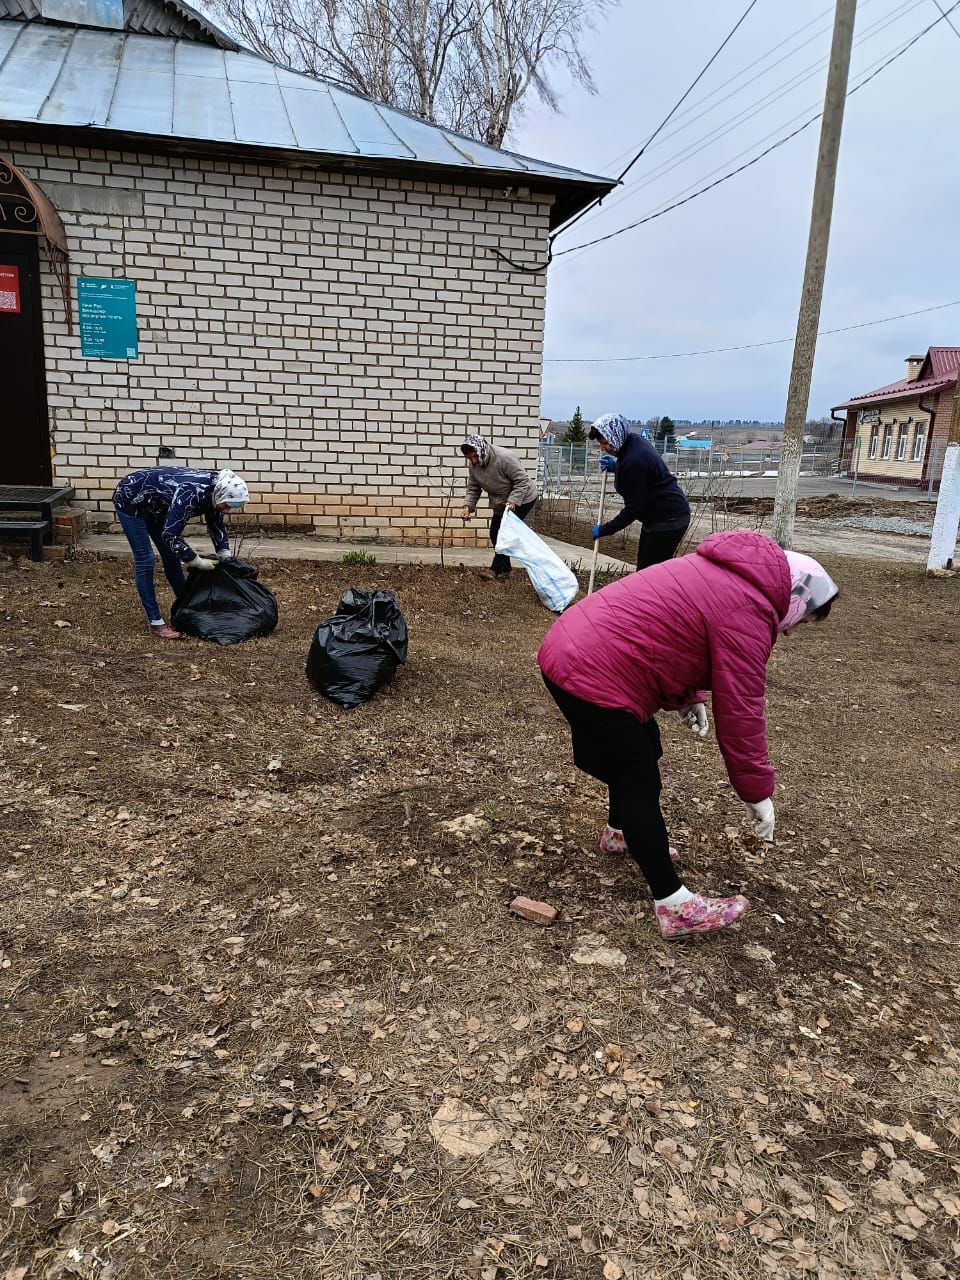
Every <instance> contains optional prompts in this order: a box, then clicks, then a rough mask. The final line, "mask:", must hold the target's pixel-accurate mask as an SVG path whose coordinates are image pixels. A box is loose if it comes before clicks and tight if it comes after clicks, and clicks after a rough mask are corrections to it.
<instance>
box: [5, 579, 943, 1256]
mask: <svg viewBox="0 0 960 1280" xmlns="http://www.w3.org/2000/svg"><path fill="white" fill-rule="evenodd" d="M831 568H832V570H833V571H834V572H835V574H836V576H837V577H838V579H839V580H840V581H841V584H842V587H843V593H844V594H843V600H842V604H841V605H840V606H839V607H838V608H837V609H836V610H835V611H834V614H833V616H832V617H831V619H830V621H829V623H828V624H825V625H824V626H823V627H820V628H816V629H815V630H814V629H811V632H810V633H809V634H804V633H803V632H800V633H799V634H798V635H797V636H796V637H795V638H794V639H793V640H792V641H791V642H785V643H783V644H781V645H779V646H778V648H777V651H776V652H775V654H774V657H773V659H772V661H771V668H770V682H769V726H770V738H771V750H772V754H773V757H774V759H775V761H776V763H777V764H778V766H779V769H780V787H779V791H778V815H779V826H778V839H777V843H776V845H775V846H774V847H773V848H770V849H767V848H760V847H758V846H757V845H756V844H755V843H753V842H752V841H751V840H750V839H749V838H747V837H745V836H744V834H743V829H742V827H741V825H740V806H739V804H738V802H737V801H736V798H735V797H734V796H733V794H732V792H731V791H730V789H729V787H728V785H727V784H726V781H725V775H724V774H723V771H722V767H721V765H720V762H719V758H718V753H717V750H716V745H715V743H714V742H713V740H712V738H711V739H710V740H708V741H707V742H706V743H704V744H701V743H699V742H696V741H694V740H692V739H691V738H690V737H689V736H684V735H681V733H680V730H679V727H678V726H676V725H675V724H674V723H673V722H672V721H670V720H669V718H668V717H664V718H663V720H664V736H665V745H666V750H667V755H666V757H665V760H664V775H665V792H664V802H665V807H666V812H667V814H668V819H669V822H670V826H671V832H672V835H673V837H674V841H675V843H677V844H678V845H679V846H680V848H681V851H682V854H683V860H684V865H683V870H684V875H685V878H686V880H687V882H688V883H689V884H690V885H691V886H692V887H694V888H702V889H704V890H708V891H724V890H733V889H743V890H744V891H745V892H746V893H747V894H748V895H749V896H750V898H751V900H752V903H753V908H752V910H751V912H750V913H749V914H748V915H747V916H746V917H745V920H744V922H743V924H742V926H741V927H740V928H739V929H738V930H737V931H735V932H731V933H730V934H728V935H727V936H723V937H720V938H717V939H709V940H700V941H699V942H694V943H693V944H691V945H680V946H678V945H673V946H669V945H667V944H665V943H663V942H661V941H660V940H659V938H658V935H657V934H656V932H655V930H654V928H653V926H652V922H651V919H650V912H649V909H648V907H647V904H646V901H645V898H644V895H643V893H642V892H641V890H640V888H639V886H638V883H637V876H636V875H635V874H634V872H633V870H632V867H631V865H630V864H629V863H623V862H620V861H617V860H614V859H610V858H606V857H604V856H603V855H601V854H600V853H599V852H598V850H597V848H596V837H597V833H598V830H599V827H600V825H601V824H602V821H603V809H602V801H601V795H600V792H599V789H598V787H597V786H596V785H595V784H593V783H592V782H591V781H590V780H588V779H584V778H583V777H582V776H580V775H578V774H576V772H575V771H574V770H573V767H572V765H571V763H570V760H569V746H568V742H567V738H566V735H565V732H564V725H563V723H562V722H561V721H560V719H559V717H558V715H557V714H556V712H555V711H554V709H553V707H552V704H550V703H549V702H548V700H547V698H546V697H545V695H544V693H543V690H542V687H541V686H540V683H539V680H538V677H537V673H536V668H535V666H534V661H533V655H534V653H535V650H536V646H537V644H538V642H539V639H540V637H541V636H542V634H543V632H544V631H545V629H546V627H547V625H548V623H549V617H548V615H546V614H545V613H544V612H543V611H542V610H541V609H540V608H539V606H538V605H537V604H536V601H535V599H534V597H533V594H532V592H531V591H530V589H529V586H528V585H527V583H526V582H525V581H524V579H523V575H522V574H516V575H514V581H512V582H511V583H510V584H509V586H508V587H506V588H500V587H499V586H498V585H497V584H490V583H485V582H480V581H478V580H477V579H476V578H475V577H473V576H468V575H466V574H463V573H453V572H447V573H444V572H443V571H441V570H439V569H424V568H412V569H411V568H408V567H396V568H392V569H390V570H388V571H381V570H379V569H376V568H372V569H371V568H362V569H359V570H354V571H353V572H354V574H356V575H358V581H359V585H367V586H370V585H379V586H386V587H389V588H390V589H391V590H393V591H395V592H396V594H397V596H398V597H399V599H400V601H401V604H402V606H403V608H404V610H405V612H406V615H407V619H408V622H409V625H410V632H411V654H410V662H409V665H408V666H407V668H406V669H404V670H403V671H402V672H401V673H400V674H399V676H398V678H397V679H396V681H395V682H394V684H393V685H392V686H391V687H390V688H388V689H387V690H386V691H385V692H384V693H383V694H382V695H381V696H380V697H378V698H377V699H376V700H375V701H374V702H373V703H371V704H370V705H368V706H367V707H365V708H363V709H361V710H359V711H357V712H353V713H344V712H341V711H339V710H338V709H337V708H335V707H333V706H332V705H330V704H327V703H324V702H322V701H320V700H318V699H317V698H316V697H315V696H314V695H313V694H312V693H311V691H310V690H309V689H308V688H307V686H306V684H305V681H304V678H303V660H304V657H305V652H306V647H307V643H308V640H309V636H310V633H311V630H312V628H313V626H314V625H315V623H316V622H317V621H318V620H319V618H320V617H322V616H324V615H325V614H326V613H328V612H330V611H332V608H333V606H334V605H335V603H336V600H337V597H338V595H339V593H340V591H341V590H342V589H343V588H344V587H345V586H346V585H348V583H349V582H350V580H351V579H350V576H349V574H350V571H349V570H347V569H345V568H343V567H341V566H332V565H323V566H321V565H316V564H310V565H306V564H297V563H290V562H283V563H281V562H275V563H273V564H268V565H265V566H263V573H264V577H265V578H266V580H267V581H268V582H269V583H270V584H271V585H272V586H273V587H274V589H275V590H276V591H277V594H278V596H279V598H280V603H281V625H280V628H279V629H278V631H277V632H276V633H275V634H274V635H273V636H272V637H270V638H268V639H265V640H261V641H256V642H253V643H250V644H247V645H244V646H239V647H236V648H234V649H227V650H221V649H217V648H214V647H210V646H203V645H201V644H199V643H196V642H187V643H184V644H180V645H167V646H165V647H157V646H156V645H154V644H153V642H152V641H151V639H150V637H148V636H145V635H144V634H143V631H142V629H141V623H140V620H139V617H138V614H137V610H136V608H135V604H134V601H133V592H132V586H131V583H130V572H129V567H128V566H127V565H126V564H124V563H123V562H116V561H106V562H101V563H92V562H91V563H76V562H75V563H68V564H66V565H63V566H49V565H47V566H32V565H29V564H24V563H22V564H20V565H19V566H6V567H2V568H0V644H2V649H3V655H4V659H5V662H4V679H3V681H2V684H0V725H2V730H3V734H2V739H0V776H2V781H3V787H2V792H0V795H2V800H0V822H2V827H3V832H4V842H3V851H4V858H5V863H6V865H5V880H4V890H5V891H4V895H3V901H2V906H0V947H2V955H0V987H2V1001H3V1013H4V1025H5V1031H6V1034H5V1036H4V1038H3V1041H2V1044H0V1115H2V1130H0V1155H2V1161H0V1168H2V1171H3V1175H4V1191H5V1210H4V1223H3V1242H2V1244H0V1274H2V1275H3V1276H4V1280H27V1278H28V1277H29V1280H32V1278H33V1277H35V1276H36V1277H44V1278H47V1280H50V1278H54V1277H61V1276H80V1277H99V1278H101V1280H115V1278H116V1277H124V1278H127V1277H136V1278H138V1280H139V1277H171V1278H172V1277H176V1280H190V1278H192V1277H211V1278H212V1277H235V1276H247V1277H264V1276H282V1277H284V1278H285V1280H286V1278H288V1277H289V1278H291V1280H298V1278H300V1277H323V1278H324V1280H326V1278H328V1277H329V1278H331V1280H333V1278H338V1280H339V1278H340V1277H344V1278H348V1280H361V1278H363V1280H377V1277H379V1278H380V1280H386V1278H387V1277H391V1278H393V1277H398V1278H399V1277H416V1278H420V1277H424V1278H427V1277H450V1278H454V1277H456V1278H457V1280H459V1278H460V1277H478V1278H480V1280H508V1278H510V1277H524V1278H526V1277H534V1276H547V1277H555V1278H562V1280H581V1278H583V1280H599V1278H600V1277H603V1278H604V1280H623V1278H624V1277H628V1278H630V1280H634V1278H636V1280H640V1277H643V1278H646V1277H663V1278H664V1280H666V1278H667V1277H671V1278H672V1277H678V1278H682V1280H713V1278H714V1277H718V1278H719V1277H730V1278H736V1280H750V1278H752V1277H766V1276H772V1277H778V1276H779V1277H783V1276H791V1277H792V1276H812V1277H821V1276H822V1277H828V1278H829V1277H844V1278H846V1277H850V1278H851V1280H853V1278H854V1277H855V1278H856V1280H864V1278H870V1280H880V1278H883V1280H887V1278H891V1280H893V1278H896V1280H910V1278H911V1277H918V1278H919V1280H927V1278H929V1280H935V1278H938V1277H947V1276H951V1275H953V1274H956V1271H957V1269H958V1265H960V1263H958V1259H960V1193H958V1189H957V1188H958V1174H960V1101H958V1080H960V1077H958V1070H960V1059H958V1047H957V1045H958V1028H957V1022H958V1018H957V1001H958V998H960V984H958V979H960V969H958V962H957V944H956V938H957V932H958V928H957V926H958V857H960V854H958V827H957V810H956V796H957V794H958V777H957V773H958V769H957V722H956V715H955V705H956V672H957V660H958V647H957V646H958V629H957V621H958V597H960V583H958V581H957V580H943V581H940V580H938V581H928V580H925V579H924V578H923V577H922V576H921V574H920V572H919V570H916V569H914V568H911V567H909V566H900V565H896V566H883V565H877V564H861V563H858V562H856V561H855V560H852V559H850V558H847V557H845V558H844V559H843V560H842V561H840V560H838V561H836V562H832V563H831ZM67 624H68V625H67ZM465 815H473V816H472V818H470V819H468V820H466V821H462V822H459V823H458V822H457V821H456V820H457V819H463V818H464V816H465ZM451 822H452V823H453V826H452V827H447V826H445V825H444V824H445V823H451ZM517 892H524V893H528V894H530V895H532V896H534V897H543V898H547V899H548V900H550V901H552V902H553V903H554V904H555V905H557V906H558V907H560V908H561V909H562V912H563V915H562V917H561V922H560V924H558V926H556V927H555V928H554V929H552V930H547V931H544V930H539V929H537V928H535V927H534V926H531V925H529V924H526V923H524V922H522V921H520V920H517V919H515V918H513V917H512V916H511V915H510V914H509V913H508V911H507V904H508V903H509V901H510V900H511V898H512V896H513V895H514V894H515V893H517ZM601 946H605V947H606V948H608V949H610V950H612V951H613V952H614V953H617V952H619V953H620V954H621V955H622V963H620V964H619V965H617V966H616V967H612V968H611V967H605V966H602V965H599V964H597V963H579V962H578V961H577V960H575V959H574V954H575V953H577V955H578V956H579V958H580V959H581V960H582V959H584V958H587V959H589V958H590V957H591V955H592V957H593V959H594V960H596V959H598V958H604V959H607V960H611V959H612V960H614V961H617V960H619V959H620V957H619V956H618V955H616V954H613V955H612V956H609V955H608V956H604V954H603V952H602V951H599V952H598V948H599V947H601ZM4 1268H5V1270H4Z"/></svg>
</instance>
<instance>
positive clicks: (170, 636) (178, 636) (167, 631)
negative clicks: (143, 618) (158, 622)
mask: <svg viewBox="0 0 960 1280" xmlns="http://www.w3.org/2000/svg"><path fill="white" fill-rule="evenodd" d="M150 630H151V631H152V632H153V634H154V635H155V636H159V637H160V639H161V640H182V639H183V632H182V631H174V629H173V627H168V626H167V625H166V624H164V625H163V626H161V627H155V626H154V625H153V624H152V623H151V624H150Z"/></svg>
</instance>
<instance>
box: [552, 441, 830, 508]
mask: <svg viewBox="0 0 960 1280" xmlns="http://www.w3.org/2000/svg"><path fill="white" fill-rule="evenodd" d="M656 448H657V450H658V452H660V453H661V454H662V456H663V460H664V462H666V464H667V466H668V467H669V468H670V470H671V471H672V472H673V473H674V475H675V476H677V477H678V479H680V480H681V481H684V482H689V481H697V480H699V481H708V480H713V479H715V478H716V479H719V478H721V477H729V478H730V479H746V478H747V477H750V476H775V475H776V474H777V468H778V467H779V465H780V450H779V449H778V448H774V447H772V446H765V445H757V446H732V447H731V446H727V445H724V444H723V443H722V442H720V441H710V442H709V443H707V445H706V447H704V448H701V447H699V446H685V445H684V444H683V443H682V442H681V441H680V440H677V439H673V438H670V439H667V440H665V441H657V442H656ZM599 458H600V454H599V451H598V450H597V449H596V448H595V447H593V446H584V445H569V444H543V445H541V446H540V456H539V465H538V481H539V486H540V492H541V493H543V494H545V495H547V496H549V497H569V496H572V495H573V494H579V493H580V492H581V491H582V490H583V489H584V488H585V487H586V488H588V489H593V488H594V487H597V488H599V480H597V481H596V485H594V484H593V483H591V482H592V481H594V480H595V479H596V476H597V469H598V462H599ZM841 464H842V458H841V452H840V446H839V443H838V442H836V441H833V442H828V443H825V444H806V445H804V447H803V452H802V454H801V458H800V474H801V475H807V476H832V475H838V474H840V473H841Z"/></svg>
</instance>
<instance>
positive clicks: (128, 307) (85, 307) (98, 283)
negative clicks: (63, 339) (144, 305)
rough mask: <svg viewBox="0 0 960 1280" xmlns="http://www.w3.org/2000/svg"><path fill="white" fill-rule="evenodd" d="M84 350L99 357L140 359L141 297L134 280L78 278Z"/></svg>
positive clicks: (78, 306) (87, 354) (80, 325)
mask: <svg viewBox="0 0 960 1280" xmlns="http://www.w3.org/2000/svg"><path fill="white" fill-rule="evenodd" d="M77 311H78V317H79V328H80V350H81V351H82V353H83V354H84V355H85V356H88V357H92V358H93V359H99V360H136V359H137V358H138V356H139V350H138V345H137V299H136V285H135V284H134V282H133V281H132V280H104V279H100V278H99V277H94V276H80V278H79V279H78V280H77Z"/></svg>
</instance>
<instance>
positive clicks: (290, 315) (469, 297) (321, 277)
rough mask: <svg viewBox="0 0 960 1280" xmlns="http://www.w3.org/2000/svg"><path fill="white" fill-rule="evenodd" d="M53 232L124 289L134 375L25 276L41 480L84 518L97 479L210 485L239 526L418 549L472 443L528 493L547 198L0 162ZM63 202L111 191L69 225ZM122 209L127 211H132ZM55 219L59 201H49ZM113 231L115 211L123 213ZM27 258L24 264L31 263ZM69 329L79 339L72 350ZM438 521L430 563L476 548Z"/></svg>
mask: <svg viewBox="0 0 960 1280" xmlns="http://www.w3.org/2000/svg"><path fill="white" fill-rule="evenodd" d="M0 149H2V150H3V152H4V153H5V154H7V155H10V156H11V158H12V159H13V161H14V163H15V164H17V165H18V166H19V167H21V168H22V169H23V170H24V172H25V173H26V174H27V175H28V176H29V177H31V178H33V179H35V180H36V181H37V182H38V183H39V184H40V185H41V187H42V186H43V185H44V182H48V183H56V184H64V183H69V184H71V185H72V187H73V188H74V193H73V198H72V199H71V201H70V203H71V205H75V206H77V208H76V209H74V210H71V211H69V212H68V211H66V210H65V209H62V211H61V216H62V218H63V221H64V225H65V227H66V230H67V237H68V240H69V245H70V269H71V289H72V291H73V298H74V306H75V299H76V277H77V276H78V275H100V276H117V277H125V278H129V279H132V280H135V281H136V286H137V314H138V320H139V326H140V359H139V360H136V361H114V360H97V359H92V360H91V359H85V358H83V357H82V356H81V354H80V341H79V336H78V334H77V332H76V331H75V332H74V334H73V335H72V336H71V335H69V334H68V333H67V327H66V321H65V316H64V311H63V302H62V298H61V295H60V292H59V288H58V286H57V284H56V281H55V279H54V277H53V274H52V272H51V271H50V270H49V264H47V263H45V266H44V278H43V314H44V341H45V357H46V368H47V387H48V400H49V409H50V419H51V435H52V439H53V444H54V449H55V458H54V473H55V478H56V479H57V480H58V481H64V482H69V483H72V484H74V485H75V486H76V488H77V491H78V498H79V500H80V501H82V502H84V503H85V504H87V505H89V506H90V507H91V508H93V509H94V510H96V511H99V512H101V513H104V514H108V513H110V512H111V510H112V508H111V506H110V501H109V499H110V493H111V492H112V489H113V486H114V485H115V483H116V481H117V479H118V477H119V476H120V475H122V474H123V473H125V472H126V471H129V470H133V469H135V468H137V467H143V466H152V465H155V464H156V462H157V449H158V447H159V446H160V445H161V444H165V445H170V446H172V447H173V448H174V449H175V451H176V461H177V462H179V463H180V464H181V465H186V466H209V467H220V466H226V465H230V466H232V467H233V468H234V469H235V470H236V471H238V472H240V473H241V474H242V475H243V476H244V477H245V478H246V479H247V481H248V483H249V485H250V490H251V494H252V499H253V500H252V501H251V503H250V505H249V507H248V508H247V510H248V512H249V513H250V514H251V515H254V516H257V517H259V518H261V519H262V520H263V521H264V522H265V523H281V522H282V523H285V524H289V525H294V526H307V527H313V528H315V529H316V530H317V532H319V533H322V534H324V535H327V536H341V537H345V538H353V537H377V538H385V539H390V540H407V541H414V542H416V541H421V542H422V541H427V542H435V541H436V540H437V538H438V535H439V528H440V520H441V517H442V512H443V509H444V505H445V502H446V495H447V493H448V491H449V486H450V484H451V482H453V501H452V503H451V509H452V510H453V511H458V510H459V507H460V499H461V497H462V490H463V480H464V473H465V468H464V466H463V465H462V463H463V460H462V458H461V457H460V454H459V452H458V451H457V446H458V444H459V442H460V441H461V440H462V439H463V436H464V434H465V433H467V431H468V430H470V431H475V430H476V431H480V432H482V433H483V434H484V435H486V436H488V437H489V438H490V439H491V440H493V441H494V442H495V443H498V444H502V445H504V446H505V447H507V448H509V449H513V450H515V451H516V452H517V453H519V454H520V456H521V458H522V459H523V461H524V463H525V464H526V465H527V467H528V469H529V470H530V472H531V474H536V447H537V438H538V418H539V405H540V376H541V356H542V343H543V319H544V293H545V276H544V274H535V275H528V274H522V273H520V272H514V271H511V270H510V269H509V268H508V267H507V266H506V265H505V264H504V263H502V262H500V260H499V259H497V258H496V257H495V256H494V255H493V253H491V252H490V248H491V247H492V246H496V247H497V248H499V249H500V250H501V252H503V253H506V254H508V255H509V256H510V257H512V258H514V259H515V260H518V261H520V262H522V263H535V262H541V261H542V260H543V255H544V252H545V247H546V235H547V230H548V219H549V210H550V203H551V197H549V196H544V195H531V196H529V197H528V198H526V199H523V200H518V199H516V198H511V199H506V198H504V197H503V194H502V192H498V191H494V190H485V189H480V188H475V187H469V188H468V187H453V186H447V185H441V184H438V183H430V182H415V181H410V180H400V179H398V178H374V177H370V176H367V175H362V174H336V173H325V172H319V171H314V170H291V169H285V168H271V167H269V166H264V167H261V166H259V165H255V164H241V163H239V162H236V163H231V162H226V161H209V162H208V161H200V160H197V159H181V158H166V157H156V156H147V155H138V154H136V153H126V152H124V153H119V152H101V151H92V150H88V149H83V148H68V147H65V146H53V145H51V144H45V143H44V144H40V143H23V142H18V143H10V142H2V141H0ZM81 185H84V186H86V187H87V188H100V189H101V192H102V194H101V195H100V197H99V198H98V200H97V202H96V204H95V205H94V202H93V201H92V200H91V201H89V202H88V203H89V205H90V207H96V208H99V209H102V208H104V207H109V202H107V203H106V205H105V195H106V192H104V190H103V189H107V191H109V189H111V188H112V189H114V190H120V189H122V190H123V192H124V198H123V201H122V204H121V207H122V210H123V212H118V213H102V212H100V213H85V212H82V211H80V210H82V208H83V205H84V200H83V197H82V193H79V194H76V189H77V188H78V187H80V186H81ZM141 201H142V212H139V211H138V210H139V208H140V202H141ZM63 203H66V202H63ZM131 208H132V209H133V212H131V211H130V210H131ZM41 258H42V259H43V258H44V253H43V250H41ZM75 328H76V327H75ZM481 536H482V534H481V531H480V529H479V527H478V525H476V524H474V525H473V526H472V527H470V528H469V529H464V527H463V525H462V522H461V521H460V520H459V518H458V517H454V518H453V519H452V521H451V522H450V525H449V527H448V530H447V537H448V541H455V542H464V541H473V540H476V539H477V538H478V537H481Z"/></svg>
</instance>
